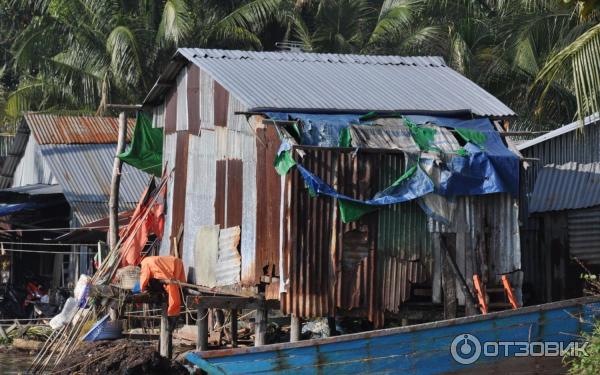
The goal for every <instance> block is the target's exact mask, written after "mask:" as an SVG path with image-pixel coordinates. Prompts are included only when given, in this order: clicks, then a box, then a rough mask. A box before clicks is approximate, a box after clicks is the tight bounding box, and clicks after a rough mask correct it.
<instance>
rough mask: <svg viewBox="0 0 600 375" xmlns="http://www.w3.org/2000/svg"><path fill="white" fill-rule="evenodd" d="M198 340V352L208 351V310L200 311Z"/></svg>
mask: <svg viewBox="0 0 600 375" xmlns="http://www.w3.org/2000/svg"><path fill="white" fill-rule="evenodd" d="M196 325H197V326H198V338H197V341H196V349H197V350H208V309H198V318H197V319H196Z"/></svg>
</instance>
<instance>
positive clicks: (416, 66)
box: [144, 49, 522, 326]
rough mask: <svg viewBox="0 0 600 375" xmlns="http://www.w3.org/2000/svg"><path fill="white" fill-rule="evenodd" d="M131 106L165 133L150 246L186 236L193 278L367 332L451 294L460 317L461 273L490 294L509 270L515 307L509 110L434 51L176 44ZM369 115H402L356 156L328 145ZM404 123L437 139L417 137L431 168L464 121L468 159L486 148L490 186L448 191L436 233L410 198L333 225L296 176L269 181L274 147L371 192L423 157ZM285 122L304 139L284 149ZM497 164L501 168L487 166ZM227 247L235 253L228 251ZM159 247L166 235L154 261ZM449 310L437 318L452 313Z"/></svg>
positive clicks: (453, 148) (323, 202) (327, 203)
mask: <svg viewBox="0 0 600 375" xmlns="http://www.w3.org/2000/svg"><path fill="white" fill-rule="evenodd" d="M144 105H145V108H148V109H150V111H151V112H152V113H153V115H154V119H153V121H154V125H155V126H157V127H162V128H164V134H165V142H164V151H163V163H164V165H165V166H166V168H167V171H169V172H170V171H172V172H171V174H170V180H169V182H168V194H167V214H166V225H165V233H164V236H163V238H165V239H172V238H176V237H177V235H178V233H181V231H182V232H183V235H182V239H181V240H180V242H179V247H180V249H182V250H181V252H182V258H183V261H184V264H185V266H186V272H187V273H188V278H189V279H190V281H192V282H196V283H200V284H208V285H207V286H211V287H213V286H217V287H227V288H234V289H247V290H250V291H254V292H261V291H263V290H264V291H265V294H266V298H267V299H275V300H280V303H281V309H282V310H283V312H284V313H293V314H295V315H297V316H300V317H316V316H336V315H337V316H342V315H346V316H357V317H364V318H368V319H369V320H371V321H372V322H373V323H374V324H375V325H376V326H380V325H381V324H382V323H383V319H384V316H385V315H386V314H387V315H390V316H396V317H402V318H408V319H415V320H430V319H435V318H442V317H443V309H442V312H439V310H435V309H432V306H440V303H441V302H442V301H443V300H444V299H445V300H446V301H448V302H447V305H452V303H453V301H454V300H456V298H458V301H459V303H460V304H461V305H465V304H466V305H469V306H467V310H468V311H467V312H469V313H473V312H474V306H473V304H472V303H471V301H470V299H469V298H466V297H465V295H464V293H463V290H462V289H461V288H462V284H464V283H465V281H462V282H461V279H462V280H466V284H467V286H468V288H469V290H470V293H474V287H473V275H474V274H477V275H479V276H480V277H481V278H482V279H483V281H484V283H487V285H488V287H489V288H490V289H492V288H497V286H498V285H500V284H499V283H500V278H501V276H502V275H508V276H509V278H510V281H511V283H512V286H513V288H514V289H515V291H516V293H517V295H518V296H519V298H520V285H521V278H522V276H521V273H520V268H521V266H520V261H521V254H520V239H519V231H518V205H517V201H516V194H517V193H516V190H518V188H517V189H513V191H512V193H513V194H510V193H509V191H510V190H511V188H509V187H508V185H510V186H512V187H514V186H518V173H519V172H518V169H519V159H518V157H517V156H516V155H515V154H513V153H511V152H510V151H508V149H507V147H506V145H505V144H504V143H503V141H502V137H501V135H500V134H499V133H498V131H502V128H501V127H500V124H501V121H507V119H508V118H510V117H513V116H514V115H515V114H514V112H513V111H512V110H510V109H509V108H508V107H506V106H505V105H504V104H502V103H501V102H500V101H498V100H497V99H496V98H494V97H493V96H492V95H490V94H489V93H487V92H485V91H484V90H483V89H481V88H480V87H478V86H477V85H475V84H474V83H473V82H471V81H469V80H468V79H466V78H465V77H463V76H461V75H460V74H458V73H457V72H455V71H453V70H452V69H450V68H448V67H447V66H446V65H445V63H444V61H443V60H442V59H441V58H438V57H398V56H358V55H333V54H313V53H280V52H242V51H224V50H204V49H180V50H178V52H177V53H176V55H175V57H174V59H173V60H172V62H171V63H170V64H169V65H168V66H167V67H166V69H165V71H164V73H163V74H162V75H161V77H160V78H159V80H158V82H157V83H156V85H155V86H154V88H153V89H152V90H151V91H150V93H149V94H148V96H147V98H146V99H145V103H144ZM371 111H377V112H378V113H379V115H380V117H381V116H385V115H390V114H395V115H396V116H398V115H412V116H413V117H411V118H410V119H404V120H402V119H397V121H396V122H395V123H394V124H393V125H392V128H391V129H388V130H387V131H386V130H384V131H383V133H382V134H380V135H382V136H381V137H380V138H377V137H376V138H373V139H371V140H368V139H363V140H364V141H365V143H364V144H362V145H361V146H360V147H359V149H358V150H355V148H356V147H358V146H356V144H355V143H348V144H346V145H343V146H340V144H338V137H339V134H341V133H340V130H341V129H349V124H350V122H349V121H356V120H357V119H358V117H359V115H364V114H366V113H368V112H371ZM340 115H345V116H340ZM419 115H423V116H419ZM426 116H438V117H426ZM444 116H445V117H444ZM349 118H351V119H350V120H349ZM413 120H414V121H415V122H417V123H418V124H419V127H429V128H431V129H433V130H432V132H433V133H435V134H437V135H441V136H442V139H438V138H437V135H436V137H435V139H434V140H433V141H432V142H431V143H430V146H431V147H432V150H431V151H433V148H435V149H436V151H435V152H434V154H436V156H432V157H431V159H430V160H432V161H434V162H435V163H437V164H436V167H434V169H435V168H437V166H438V164H439V163H442V164H443V162H445V161H449V160H450V159H451V157H449V158H448V160H446V159H444V160H442V159H443V158H444V157H441V156H439V155H440V153H439V151H440V150H444V151H449V152H450V153H452V154H453V156H452V157H454V154H456V152H460V149H462V148H464V147H474V145H473V143H469V142H465V141H464V139H463V137H459V136H458V135H457V133H458V132H460V131H459V130H456V128H461V129H462V128H468V129H469V130H473V129H479V130H474V133H478V134H479V133H482V134H484V136H483V139H486V137H487V140H488V141H490V143H486V146H485V147H486V148H487V149H485V151H483V152H482V150H484V147H483V146H482V147H481V149H478V148H475V151H472V152H473V155H475V154H477V155H480V156H481V157H482V158H483V159H485V158H486V157H488V156H490V155H491V156H490V159H489V160H488V159H485V160H484V161H481V163H483V164H485V165H486V168H491V170H493V169H494V168H497V171H498V172H502V173H499V175H502V178H500V177H497V176H496V177H497V178H498V179H499V180H500V179H504V180H503V181H492V182H490V183H489V186H488V185H486V186H483V188H482V189H481V190H477V189H475V188H474V189H473V192H474V191H479V193H471V194H464V195H465V196H460V195H463V194H457V197H456V200H453V201H452V202H451V203H452V205H453V209H452V213H453V214H454V215H453V217H452V219H451V221H450V222H447V223H446V225H443V224H441V223H440V222H438V221H436V220H433V219H431V218H430V217H429V216H427V215H426V214H425V212H424V211H423V209H421V207H420V206H419V204H418V203H417V201H416V200H412V201H405V202H404V203H400V204H396V205H390V206H385V207H382V208H380V209H379V210H377V212H374V213H367V214H366V215H364V216H363V217H361V218H360V219H359V220H356V221H353V222H349V223H342V221H341V218H340V216H339V214H338V213H337V212H338V209H337V205H336V202H335V201H334V199H333V198H331V197H327V196H324V195H319V196H318V197H316V198H312V197H311V196H310V195H309V192H308V191H307V189H306V188H305V184H306V180H304V181H303V178H304V176H301V175H300V173H299V171H298V169H293V170H292V171H291V172H290V173H288V174H287V175H285V176H280V175H279V174H277V172H276V170H275V168H274V166H273V165H274V163H275V161H276V158H277V156H278V155H281V153H280V152H278V150H279V149H280V146H281V145H282V143H283V144H287V145H288V146H291V149H292V150H293V158H294V159H295V161H296V162H297V163H299V162H300V161H301V162H302V163H303V164H304V167H306V168H307V169H309V170H310V171H311V172H313V173H315V174H316V175H318V176H319V177H320V178H322V179H323V182H324V183H325V184H328V185H331V186H333V187H335V189H337V190H338V191H339V192H341V193H344V194H347V195H348V196H352V197H353V198H357V199H362V200H364V199H368V198H370V197H372V194H374V193H376V192H378V191H380V190H381V189H384V188H385V187H386V186H389V185H390V183H393V182H394V181H395V180H396V179H397V178H398V177H399V176H400V175H402V174H403V173H404V172H407V171H408V170H409V167H410V163H409V159H410V158H411V157H412V156H414V155H416V154H420V153H421V151H420V149H419V147H420V146H419V147H417V145H416V144H415V141H414V140H413V136H411V135H410V134H411V133H410V132H408V128H407V127H406V126H407V123H410V122H411V121H413ZM463 120H467V121H463ZM490 120H491V121H490ZM378 121H379V120H375V121H374V122H373V124H374V125H376V124H377V122H378ZM403 121H404V122H403ZM383 122H385V121H383ZM409 125H410V124H409ZM290 126H291V127H294V126H297V127H298V129H300V132H304V134H303V136H302V137H301V138H303V139H311V137H313V138H312V139H313V141H314V142H313V141H311V142H309V141H307V142H301V143H298V142H296V143H294V142H292V141H291V138H293V137H291V136H290V131H291V132H293V131H292V130H290ZM410 126H412V125H410ZM470 127H472V128H470ZM311 129H312V130H311ZM411 129H412V128H411ZM355 130H356V129H355ZM398 131H404V132H405V135H404V137H396V136H395V135H394V134H396V133H397V132H398ZM390 139H391V140H392V141H389V140H390ZM382 140H388V142H387V143H385V142H384V141H382ZM288 141H290V142H288ZM352 141H353V142H356V141H357V139H355V138H352ZM371 141H372V142H371ZM491 141H493V142H491ZM378 142H379V143H378ZM467 145H470V146H467ZM444 147H449V148H447V149H445V148H444ZM279 151H281V150H279ZM413 151H414V153H413ZM463 151H464V150H463ZM436 152H437V153H436ZM468 154H469V152H464V154H463V155H468ZM448 155H449V154H448ZM465 158H467V159H468V156H465ZM494 158H495V159H494ZM503 158H504V159H503ZM491 159H494V161H491V162H490V160H491ZM501 159H502V160H504V161H506V164H505V165H503V166H498V165H495V163H496V162H497V161H499V160H501ZM469 160H471V161H472V159H469ZM477 162H479V161H477ZM473 163H476V162H475V161H473ZM465 168H466V169H465V170H469V167H468V166H466V167H465ZM505 172H506V173H505ZM507 176H510V177H507ZM478 178H479V179H478V180H477V181H478V182H477V183H481V185H485V184H484V181H483V180H485V178H481V177H478ZM438 182H439V181H438ZM503 183H504V184H505V186H501V185H502V184H503ZM476 185H477V184H476ZM499 186H500V187H499ZM478 187H479V186H478ZM481 194H485V195H481ZM466 195H471V196H466ZM458 196H460V197H458ZM441 201H442V203H448V202H446V200H444V199H442V200H441ZM215 225H216V226H218V227H217V230H218V229H219V228H220V229H221V230H222V229H225V228H234V227H237V226H239V227H240V229H241V233H240V235H239V236H238V237H237V238H232V237H231V236H232V235H233V236H234V237H235V236H236V234H235V233H236V231H235V230H232V231H230V232H227V233H226V237H225V238H224V241H221V242H219V243H218V244H217V243H216V241H215V244H214V245H211V244H210V243H209V242H210V241H208V238H215V237H214V234H212V235H211V234H210V233H211V231H213V230H214V229H211V228H214V226H215ZM221 232H222V233H223V231H221ZM211 236H212V237H211ZM236 240H239V242H240V246H239V253H238V252H237V250H236V251H234V252H231V249H230V247H231V246H229V247H228V246H227V245H225V243H227V244H229V245H231V243H236ZM444 246H445V249H443V247H444ZM171 248H172V246H171V244H170V243H169V241H164V242H163V245H162V248H161V254H168V253H169V252H170V251H172V250H171ZM445 251H448V252H449V253H451V254H452V255H451V258H452V259H453V261H454V263H456V264H457V268H458V270H459V271H460V272H459V275H457V274H456V273H455V272H453V271H452V269H451V266H450V265H449V263H448V261H447V259H448V258H447V257H446V255H445ZM206 252H211V254H207V253H206ZM223 275H227V276H223ZM443 280H445V281H446V282H443ZM448 280H450V281H451V282H447V281H448ZM500 290H502V289H500ZM444 294H445V297H444ZM454 296H456V297H454ZM423 302H424V303H423ZM411 303H413V304H412V305H411ZM454 304H455V303H454ZM405 305H406V306H407V307H410V308H408V309H403V307H404V306H405ZM448 309H452V307H451V306H446V310H447V311H446V313H447V314H446V316H452V315H455V314H456V308H455V307H454V311H453V312H452V311H448ZM437 312H439V313H437ZM436 313H437V314H436Z"/></svg>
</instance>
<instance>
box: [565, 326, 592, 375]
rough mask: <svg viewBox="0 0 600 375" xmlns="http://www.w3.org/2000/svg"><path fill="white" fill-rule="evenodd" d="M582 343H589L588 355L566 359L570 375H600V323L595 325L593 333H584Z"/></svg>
mask: <svg viewBox="0 0 600 375" xmlns="http://www.w3.org/2000/svg"><path fill="white" fill-rule="evenodd" d="M582 341H583V342H587V346H586V348H585V351H586V353H587V354H588V355H587V356H586V355H579V356H572V357H571V356H569V355H567V356H566V357H564V359H563V360H564V362H565V363H566V364H567V365H568V368H569V374H573V375H596V374H600V322H595V323H594V329H593V330H592V332H591V333H584V334H583V335H582Z"/></svg>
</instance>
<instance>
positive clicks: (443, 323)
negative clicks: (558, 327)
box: [188, 295, 600, 358]
mask: <svg viewBox="0 0 600 375" xmlns="http://www.w3.org/2000/svg"><path fill="white" fill-rule="evenodd" d="M596 302H600V295H597V296H588V297H580V298H574V299H569V300H564V301H557V302H550V303H545V304H540V305H533V306H527V307H521V308H518V309H515V310H505V311H497V312H493V313H489V314H486V315H473V316H466V317H461V318H455V319H446V320H439V321H435V322H429V323H421V324H415V325H411V326H406V327H395V328H386V329H379V330H373V331H367V332H359V333H350V334H346V335H341V336H333V337H327V338H321V339H312V340H303V341H297V342H283V343H276V344H269V345H263V346H250V347H245V348H230V349H217V350H206V351H191V352H189V353H188V355H190V354H192V355H196V356H198V357H200V358H219V357H229V356H235V355H241V354H252V353H264V352H270V351H278V350H287V349H297V348H304V347H309V346H321V345H327V344H335V343H341V342H347V341H353V340H362V339H369V338H374V337H383V336H390V335H396V334H402V333H409V332H417V331H424V330H429V329H435V328H442V327H451V326H455V325H458V324H468V323H474V322H480V321H485V320H493V319H498V318H505V317H511V316H515V315H521V314H529V313H534V312H540V311H548V310H556V309H561V308H568V307H575V306H581V305H588V304H591V303H596Z"/></svg>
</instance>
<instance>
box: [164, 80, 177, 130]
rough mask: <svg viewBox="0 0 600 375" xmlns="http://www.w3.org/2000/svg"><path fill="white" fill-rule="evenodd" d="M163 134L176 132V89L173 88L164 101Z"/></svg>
mask: <svg viewBox="0 0 600 375" xmlns="http://www.w3.org/2000/svg"><path fill="white" fill-rule="evenodd" d="M165 101H166V103H167V104H166V108H165V134H171V133H174V132H175V131H177V116H178V114H177V87H174V88H173V89H172V90H171V91H170V92H169V94H167V97H166V99H165Z"/></svg>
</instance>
